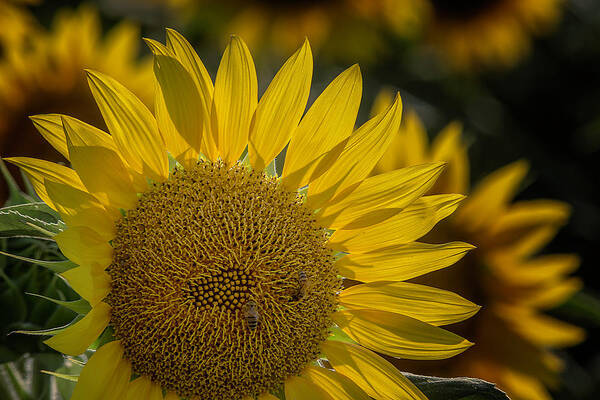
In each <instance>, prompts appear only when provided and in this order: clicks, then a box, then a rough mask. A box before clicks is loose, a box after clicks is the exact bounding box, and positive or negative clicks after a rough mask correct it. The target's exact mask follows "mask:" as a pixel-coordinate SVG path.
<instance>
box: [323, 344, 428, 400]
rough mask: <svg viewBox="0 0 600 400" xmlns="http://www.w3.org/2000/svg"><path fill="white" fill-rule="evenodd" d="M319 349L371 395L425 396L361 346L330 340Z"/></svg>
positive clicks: (420, 399) (401, 399)
mask: <svg viewBox="0 0 600 400" xmlns="http://www.w3.org/2000/svg"><path fill="white" fill-rule="evenodd" d="M321 349H322V350H323V352H325V355H327V359H328V360H329V362H330V363H331V365H332V366H333V368H335V370H336V371H337V372H339V373H340V374H342V375H344V376H346V377H347V378H348V379H350V380H351V381H352V382H354V383H355V384H357V385H358V386H360V387H361V388H362V389H363V390H364V391H365V392H366V393H367V394H368V395H369V396H371V397H373V398H375V399H386V400H388V399H389V400H408V399H410V400H427V397H425V395H424V394H423V393H421V391H420V390H419V389H417V387H416V386H415V385H413V383H412V382H411V381H409V380H408V379H407V378H406V377H405V376H404V375H402V373H401V372H400V371H399V370H398V369H397V368H396V367H394V366H393V365H392V364H391V363H389V362H388V361H386V360H385V359H383V358H382V357H380V356H378V355H377V354H375V353H373V352H371V351H369V350H367V349H365V348H363V347H360V346H357V345H355V344H350V343H343V342H334V341H331V340H330V341H327V342H325V343H323V344H322V345H321Z"/></svg>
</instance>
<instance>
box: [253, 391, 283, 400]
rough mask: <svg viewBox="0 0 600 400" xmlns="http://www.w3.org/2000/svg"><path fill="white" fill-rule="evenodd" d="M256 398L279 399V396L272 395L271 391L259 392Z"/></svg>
mask: <svg viewBox="0 0 600 400" xmlns="http://www.w3.org/2000/svg"><path fill="white" fill-rule="evenodd" d="M258 400H279V397H277V396H273V395H272V394H271V393H261V394H260V395H258Z"/></svg>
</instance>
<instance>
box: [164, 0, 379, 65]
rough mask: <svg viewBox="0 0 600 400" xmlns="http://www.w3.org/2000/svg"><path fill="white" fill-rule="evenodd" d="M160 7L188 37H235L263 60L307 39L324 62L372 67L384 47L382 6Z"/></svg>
mask: <svg viewBox="0 0 600 400" xmlns="http://www.w3.org/2000/svg"><path fill="white" fill-rule="evenodd" d="M385 1H387V0H385ZM155 2H157V3H158V2H161V3H164V5H166V7H167V9H168V10H169V11H170V14H171V15H173V16H174V17H175V18H176V19H177V20H178V21H179V22H180V23H183V24H184V25H185V26H186V27H187V29H188V30H189V31H192V32H199V31H200V32H202V33H204V34H207V33H208V34H209V35H210V36H211V37H212V36H214V38H215V39H216V40H219V39H221V38H223V37H226V36H224V34H229V33H230V32H236V33H237V34H239V35H240V36H242V37H244V38H245V41H246V42H247V43H248V45H249V46H250V47H252V48H253V49H255V51H258V53H259V54H261V55H262V54H269V55H276V56H279V55H282V54H289V53H290V52H292V51H294V50H295V49H296V46H297V44H298V43H300V42H302V40H304V38H308V39H309V40H310V42H311V46H312V47H313V48H314V49H315V50H317V51H320V50H322V52H321V53H322V55H323V56H329V57H336V58H339V59H342V60H355V59H356V58H357V57H358V58H359V59H360V60H361V61H362V62H372V61H375V60H374V56H375V55H376V53H377V51H378V50H380V49H381V47H382V44H383V40H382V37H380V35H379V34H378V32H377V29H376V28H375V24H376V23H377V22H378V20H377V18H373V17H375V16H376V15H377V12H378V10H379V8H380V2H381V0H376V1H369V2H365V1H360V0H358V1H357V0H326V1H305V0H294V1H271V0H250V1H247V0H234V1H229V2H221V1H214V0H162V1H161V0H155ZM376 11H377V12H376Z"/></svg>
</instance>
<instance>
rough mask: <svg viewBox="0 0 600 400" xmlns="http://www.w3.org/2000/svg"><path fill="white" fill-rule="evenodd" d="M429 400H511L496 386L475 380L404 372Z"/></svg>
mask: <svg viewBox="0 0 600 400" xmlns="http://www.w3.org/2000/svg"><path fill="white" fill-rule="evenodd" d="M403 374H404V375H405V376H406V377H407V378H408V379H410V381H411V382H412V383H414V384H415V385H416V386H417V387H418V388H419V389H420V390H421V391H422V392H423V394H424V395H425V396H427V398H428V399H429V400H510V399H509V397H508V396H507V395H506V393H504V392H503V391H502V390H500V389H498V388H497V387H496V385H494V384H493V383H490V382H486V381H484V380H481V379H475V378H438V377H434V376H424V375H414V374H409V373H406V372H403Z"/></svg>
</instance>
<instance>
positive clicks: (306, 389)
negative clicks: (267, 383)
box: [285, 376, 334, 400]
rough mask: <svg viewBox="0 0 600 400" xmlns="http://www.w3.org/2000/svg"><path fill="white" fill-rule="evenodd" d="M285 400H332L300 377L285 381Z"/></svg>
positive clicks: (311, 383) (291, 377)
mask: <svg viewBox="0 0 600 400" xmlns="http://www.w3.org/2000/svg"><path fill="white" fill-rule="evenodd" d="M285 398H286V400H306V399H311V400H313V399H314V400H334V399H333V397H331V396H329V395H328V394H327V392H325V391H324V390H323V389H321V388H320V387H319V386H317V385H315V384H314V383H313V382H311V381H309V380H308V379H306V378H302V377H301V376H290V377H289V378H287V379H286V380H285Z"/></svg>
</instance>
